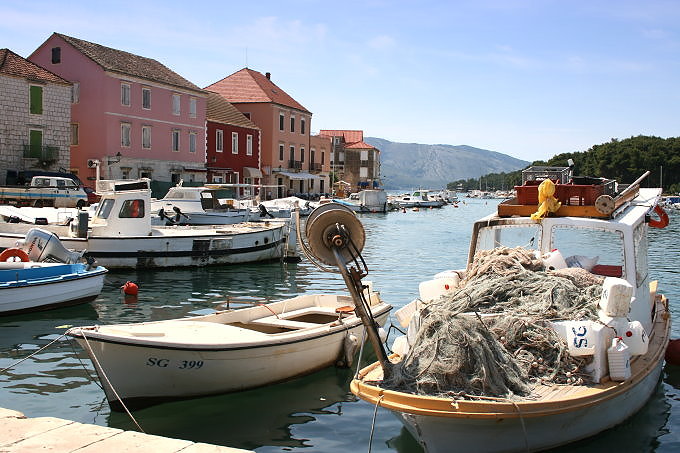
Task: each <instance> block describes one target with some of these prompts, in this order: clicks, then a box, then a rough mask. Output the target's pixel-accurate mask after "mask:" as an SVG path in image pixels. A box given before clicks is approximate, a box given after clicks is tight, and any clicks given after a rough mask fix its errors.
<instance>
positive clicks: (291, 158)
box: [290, 146, 295, 165]
mask: <svg viewBox="0 0 680 453" xmlns="http://www.w3.org/2000/svg"><path fill="white" fill-rule="evenodd" d="M294 160H295V147H294V146H291V147H290V164H291V165H293V161H294Z"/></svg>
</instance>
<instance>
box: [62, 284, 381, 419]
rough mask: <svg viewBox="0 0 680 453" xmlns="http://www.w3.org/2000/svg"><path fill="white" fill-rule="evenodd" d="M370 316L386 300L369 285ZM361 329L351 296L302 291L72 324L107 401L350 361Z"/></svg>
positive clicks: (167, 395)
mask: <svg viewBox="0 0 680 453" xmlns="http://www.w3.org/2000/svg"><path fill="white" fill-rule="evenodd" d="M366 298H367V300H368V301H369V303H370V307H371V310H372V313H373V318H374V320H375V322H377V323H379V324H381V325H382V324H384V322H385V320H386V319H387V317H388V315H389V311H390V309H391V306H390V305H388V304H387V303H385V302H383V301H382V300H381V299H380V296H379V294H378V293H377V292H374V291H369V290H366ZM362 330H363V326H362V322H361V319H360V318H359V317H358V316H357V315H356V314H355V312H354V304H353V302H352V298H351V297H349V296H343V295H329V294H324V295H303V296H299V297H295V298H292V299H287V300H283V301H280V302H272V303H268V304H259V305H257V306H253V307H248V308H243V309H238V310H233V311H220V312H217V313H214V314H209V315H204V316H196V317H189V318H183V319H172V320H165V321H154V322H143V323H138V324H115V325H105V326H87V327H73V328H71V329H69V330H68V331H67V332H66V335H68V336H70V337H73V338H75V339H76V340H77V342H78V343H79V344H80V346H81V347H82V348H83V349H84V350H85V351H86V352H87V354H88V355H89V356H90V358H91V359H92V362H93V363H94V365H95V368H96V371H97V374H98V375H99V380H100V382H101V383H102V386H103V387H104V391H105V393H106V397H107V398H108V401H109V403H110V404H111V406H112V408H114V409H119V408H121V407H122V404H121V403H123V404H124V405H125V406H127V407H139V406H144V405H149V404H153V403H155V402H159V401H161V400H165V399H177V398H189V397H195V396H200V395H210V394H219V393H226V392H234V391H239V390H245V389H249V388H254V387H260V386H263V385H268V384H272V383H275V382H280V381H284V380H287V379H291V378H294V377H296V376H301V375H304V374H307V373H311V372H313V371H316V370H319V369H321V368H324V367H327V366H330V365H332V364H335V363H337V362H342V363H344V364H345V365H348V364H350V363H351V361H352V359H353V357H354V355H355V352H356V351H357V347H358V343H359V339H361V338H362V334H361V331H362Z"/></svg>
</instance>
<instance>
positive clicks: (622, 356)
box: [607, 337, 630, 381]
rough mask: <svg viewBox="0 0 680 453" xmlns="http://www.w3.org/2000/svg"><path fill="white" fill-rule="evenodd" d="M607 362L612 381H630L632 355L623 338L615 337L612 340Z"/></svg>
mask: <svg viewBox="0 0 680 453" xmlns="http://www.w3.org/2000/svg"><path fill="white" fill-rule="evenodd" d="M607 361H608V362H609V377H610V378H611V380H612V381H625V380H626V379H630V353H629V351H628V346H626V343H624V342H623V340H622V339H621V337H615V338H614V339H613V340H612V345H611V347H609V349H607Z"/></svg>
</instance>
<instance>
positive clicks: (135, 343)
mask: <svg viewBox="0 0 680 453" xmlns="http://www.w3.org/2000/svg"><path fill="white" fill-rule="evenodd" d="M380 305H382V307H380ZM375 308H379V310H377V311H375V310H374V309H375ZM391 309H392V306H391V305H390V304H388V303H385V302H381V303H380V304H378V305H374V306H371V310H372V311H373V318H379V317H381V316H384V315H386V314H389V312H390V310H391ZM215 314H218V313H215ZM207 316H212V315H207ZM201 317H204V316H201ZM191 319H192V318H183V319H179V320H175V321H179V322H181V321H187V320H191ZM166 321H171V320H166ZM163 322H165V321H156V322H155V323H163ZM207 322H211V321H207ZM215 324H220V325H221V323H215ZM227 325H228V324H227ZM359 326H361V319H360V318H359V317H358V316H357V317H356V318H355V319H352V323H351V325H349V323H348V324H338V325H337V326H330V327H331V329H330V330H328V329H327V328H328V327H329V323H324V324H319V325H318V327H313V328H309V329H298V330H294V331H291V332H282V333H278V334H263V338H262V340H261V341H257V342H254V341H250V342H244V343H242V344H240V345H239V346H234V347H225V346H224V345H214V344H213V345H201V346H198V345H196V346H191V347H187V346H178V345H177V343H160V342H154V340H150V339H149V338H148V337H146V338H144V337H142V338H134V337H127V336H126V337H112V336H109V335H107V336H106V337H105V336H104V335H105V334H101V333H99V332H97V331H94V330H91V329H93V328H96V327H98V326H82V327H72V328H70V329H68V330H67V331H66V332H65V333H64V334H65V335H66V336H69V337H71V338H75V339H84V340H86V341H91V342H99V343H109V344H116V345H121V346H129V347H134V348H147V349H162V350H173V351H200V352H228V351H238V350H244V349H259V348H268V347H274V346H285V345H291V344H295V343H300V342H303V341H310V340H315V339H318V338H323V337H326V336H330V335H335V334H338V333H343V332H346V331H348V330H350V329H354V328H356V327H359ZM86 327H89V329H86ZM105 327H108V326H105ZM335 327H337V328H335ZM84 329H86V331H87V332H89V334H86V335H83V334H82V331H83V330H84ZM300 332H304V334H303V335H299V333H300ZM296 333H297V334H298V335H297V336H296V337H295V338H290V339H289V338H288V337H290V336H293V335H294V334H296ZM274 335H281V336H278V337H275V336H274ZM283 335H288V337H285V336H283ZM117 338H125V341H123V340H118V339H117ZM276 340H280V341H276Z"/></svg>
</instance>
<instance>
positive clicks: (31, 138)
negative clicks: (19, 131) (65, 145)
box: [28, 129, 43, 159]
mask: <svg viewBox="0 0 680 453" xmlns="http://www.w3.org/2000/svg"><path fill="white" fill-rule="evenodd" d="M42 137H43V133H42V131H41V130H40V129H30V130H29V131H28V143H29V146H30V157H37V158H38V159H40V158H41V157H42Z"/></svg>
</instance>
